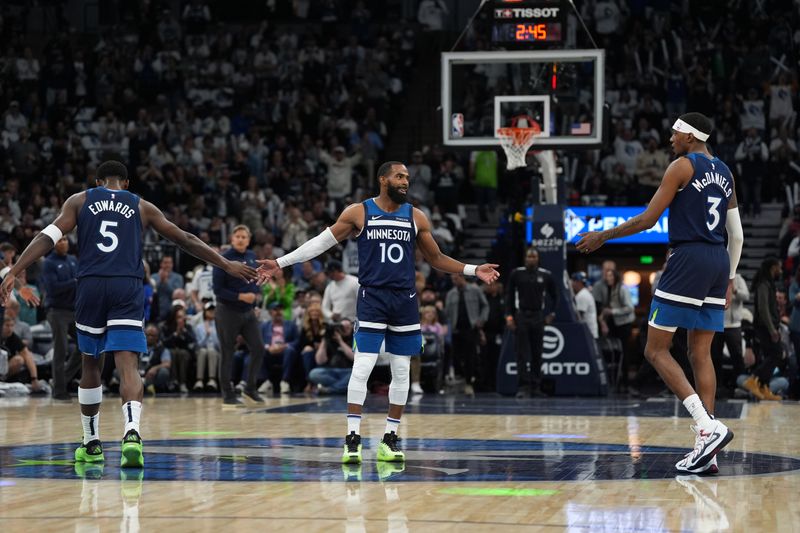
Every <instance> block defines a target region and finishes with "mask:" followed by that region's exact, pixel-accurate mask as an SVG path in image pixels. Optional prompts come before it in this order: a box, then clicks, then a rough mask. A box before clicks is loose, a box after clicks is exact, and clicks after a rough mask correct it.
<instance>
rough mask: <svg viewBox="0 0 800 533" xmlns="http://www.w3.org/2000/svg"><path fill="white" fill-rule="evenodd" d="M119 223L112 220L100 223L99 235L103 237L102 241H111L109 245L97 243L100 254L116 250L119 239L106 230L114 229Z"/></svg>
mask: <svg viewBox="0 0 800 533" xmlns="http://www.w3.org/2000/svg"><path fill="white" fill-rule="evenodd" d="M118 224H119V222H114V221H112V220H104V221H102V222H101V223H100V235H102V236H103V241H105V239H111V244H106V243H105V242H98V243H97V247H98V248H99V249H100V251H101V252H106V253H109V252H113V251H114V250H116V249H117V246H118V245H119V239H117V236H116V235H115V234H114V233H113V232H111V231H109V230H108V228H116V227H117V225H118Z"/></svg>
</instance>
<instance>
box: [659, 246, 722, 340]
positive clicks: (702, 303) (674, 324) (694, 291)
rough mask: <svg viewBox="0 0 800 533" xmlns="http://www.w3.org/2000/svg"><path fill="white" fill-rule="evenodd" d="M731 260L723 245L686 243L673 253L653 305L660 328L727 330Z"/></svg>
mask: <svg viewBox="0 0 800 533" xmlns="http://www.w3.org/2000/svg"><path fill="white" fill-rule="evenodd" d="M729 276H730V258H729V257H728V251H727V250H726V249H725V246H723V245H722V244H708V243H699V242H698V243H683V244H679V245H677V246H676V247H675V248H673V249H672V250H671V251H670V254H669V257H668V258H667V266H666V268H665V269H664V273H663V274H662V275H661V279H660V280H659V281H658V286H657V287H656V291H655V294H654V295H653V301H652V303H651V305H650V316H649V319H648V324H649V325H651V326H652V327H654V328H656V329H661V330H665V331H675V330H676V329H678V328H686V329H687V330H693V329H698V330H705V331H723V330H724V329H725V293H726V292H727V290H728V278H729Z"/></svg>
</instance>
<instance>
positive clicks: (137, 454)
mask: <svg viewBox="0 0 800 533" xmlns="http://www.w3.org/2000/svg"><path fill="white" fill-rule="evenodd" d="M120 466H121V467H122V468H143V467H144V454H143V453H142V438H141V437H140V436H139V434H138V433H137V432H136V430H135V429H132V430H130V431H128V432H127V433H126V434H125V436H124V437H122V461H121V462H120Z"/></svg>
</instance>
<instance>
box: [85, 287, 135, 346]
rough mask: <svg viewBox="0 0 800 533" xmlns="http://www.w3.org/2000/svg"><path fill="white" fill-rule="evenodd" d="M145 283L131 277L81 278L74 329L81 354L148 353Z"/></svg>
mask: <svg viewBox="0 0 800 533" xmlns="http://www.w3.org/2000/svg"><path fill="white" fill-rule="evenodd" d="M143 319H144V289H143V287H142V280H141V279H137V278H130V277H118V278H111V277H109V278H106V277H85V278H80V279H78V286H77V290H76V293H75V328H76V329H77V333H78V348H79V349H80V350H81V352H83V353H85V354H87V355H91V356H94V357H99V356H100V354H101V353H103V352H117V351H128V352H135V353H144V352H147V342H146V340H145V337H144V322H143Z"/></svg>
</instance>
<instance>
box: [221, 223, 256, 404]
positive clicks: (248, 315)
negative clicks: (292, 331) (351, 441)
mask: <svg viewBox="0 0 800 533" xmlns="http://www.w3.org/2000/svg"><path fill="white" fill-rule="evenodd" d="M249 245H250V230H249V229H248V228H247V226H242V225H239V226H236V227H235V228H233V232H232V233H231V248H230V249H228V250H226V251H225V252H224V253H223V254H222V256H223V257H225V258H226V259H229V260H231V261H242V262H245V263H247V264H248V265H253V266H255V265H256V256H255V254H254V253H253V251H252V250H248V249H247V247H248V246H249ZM213 282H214V294H215V295H216V299H217V310H216V316H215V319H216V320H215V322H216V326H217V335H218V336H219V344H220V350H221V355H222V360H221V362H220V372H219V378H220V389H221V391H222V396H223V403H224V404H225V405H229V406H238V405H241V404H242V402H241V400H239V398H237V397H236V394H235V393H234V390H233V384H232V383H231V371H232V361H233V352H234V349H235V347H236V337H237V336H238V335H242V337H243V339H244V341H245V343H246V344H247V347H248V348H249V351H250V361H249V365H248V368H247V376H248V381H247V386H246V388H245V389H244V391H243V392H242V395H243V396H244V397H245V398H246V399H247V400H248V401H249V402H251V403H253V404H256V405H258V404H262V403H263V400H262V399H261V396H259V394H258V391H257V390H256V380H257V379H258V376H259V371H260V369H261V362H262V359H263V358H264V344H263V339H262V337H261V331H260V327H259V324H258V319H257V318H256V315H255V313H254V312H253V308H254V307H255V305H256V303H257V302H258V297H259V296H260V294H261V291H260V290H259V288H258V286H256V284H255V283H253V282H250V283H247V282H245V281H242V280H240V279H238V278H234V277H233V276H230V275H228V274H227V273H226V272H225V271H223V270H222V269H220V268H216V267H214V274H213Z"/></svg>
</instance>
